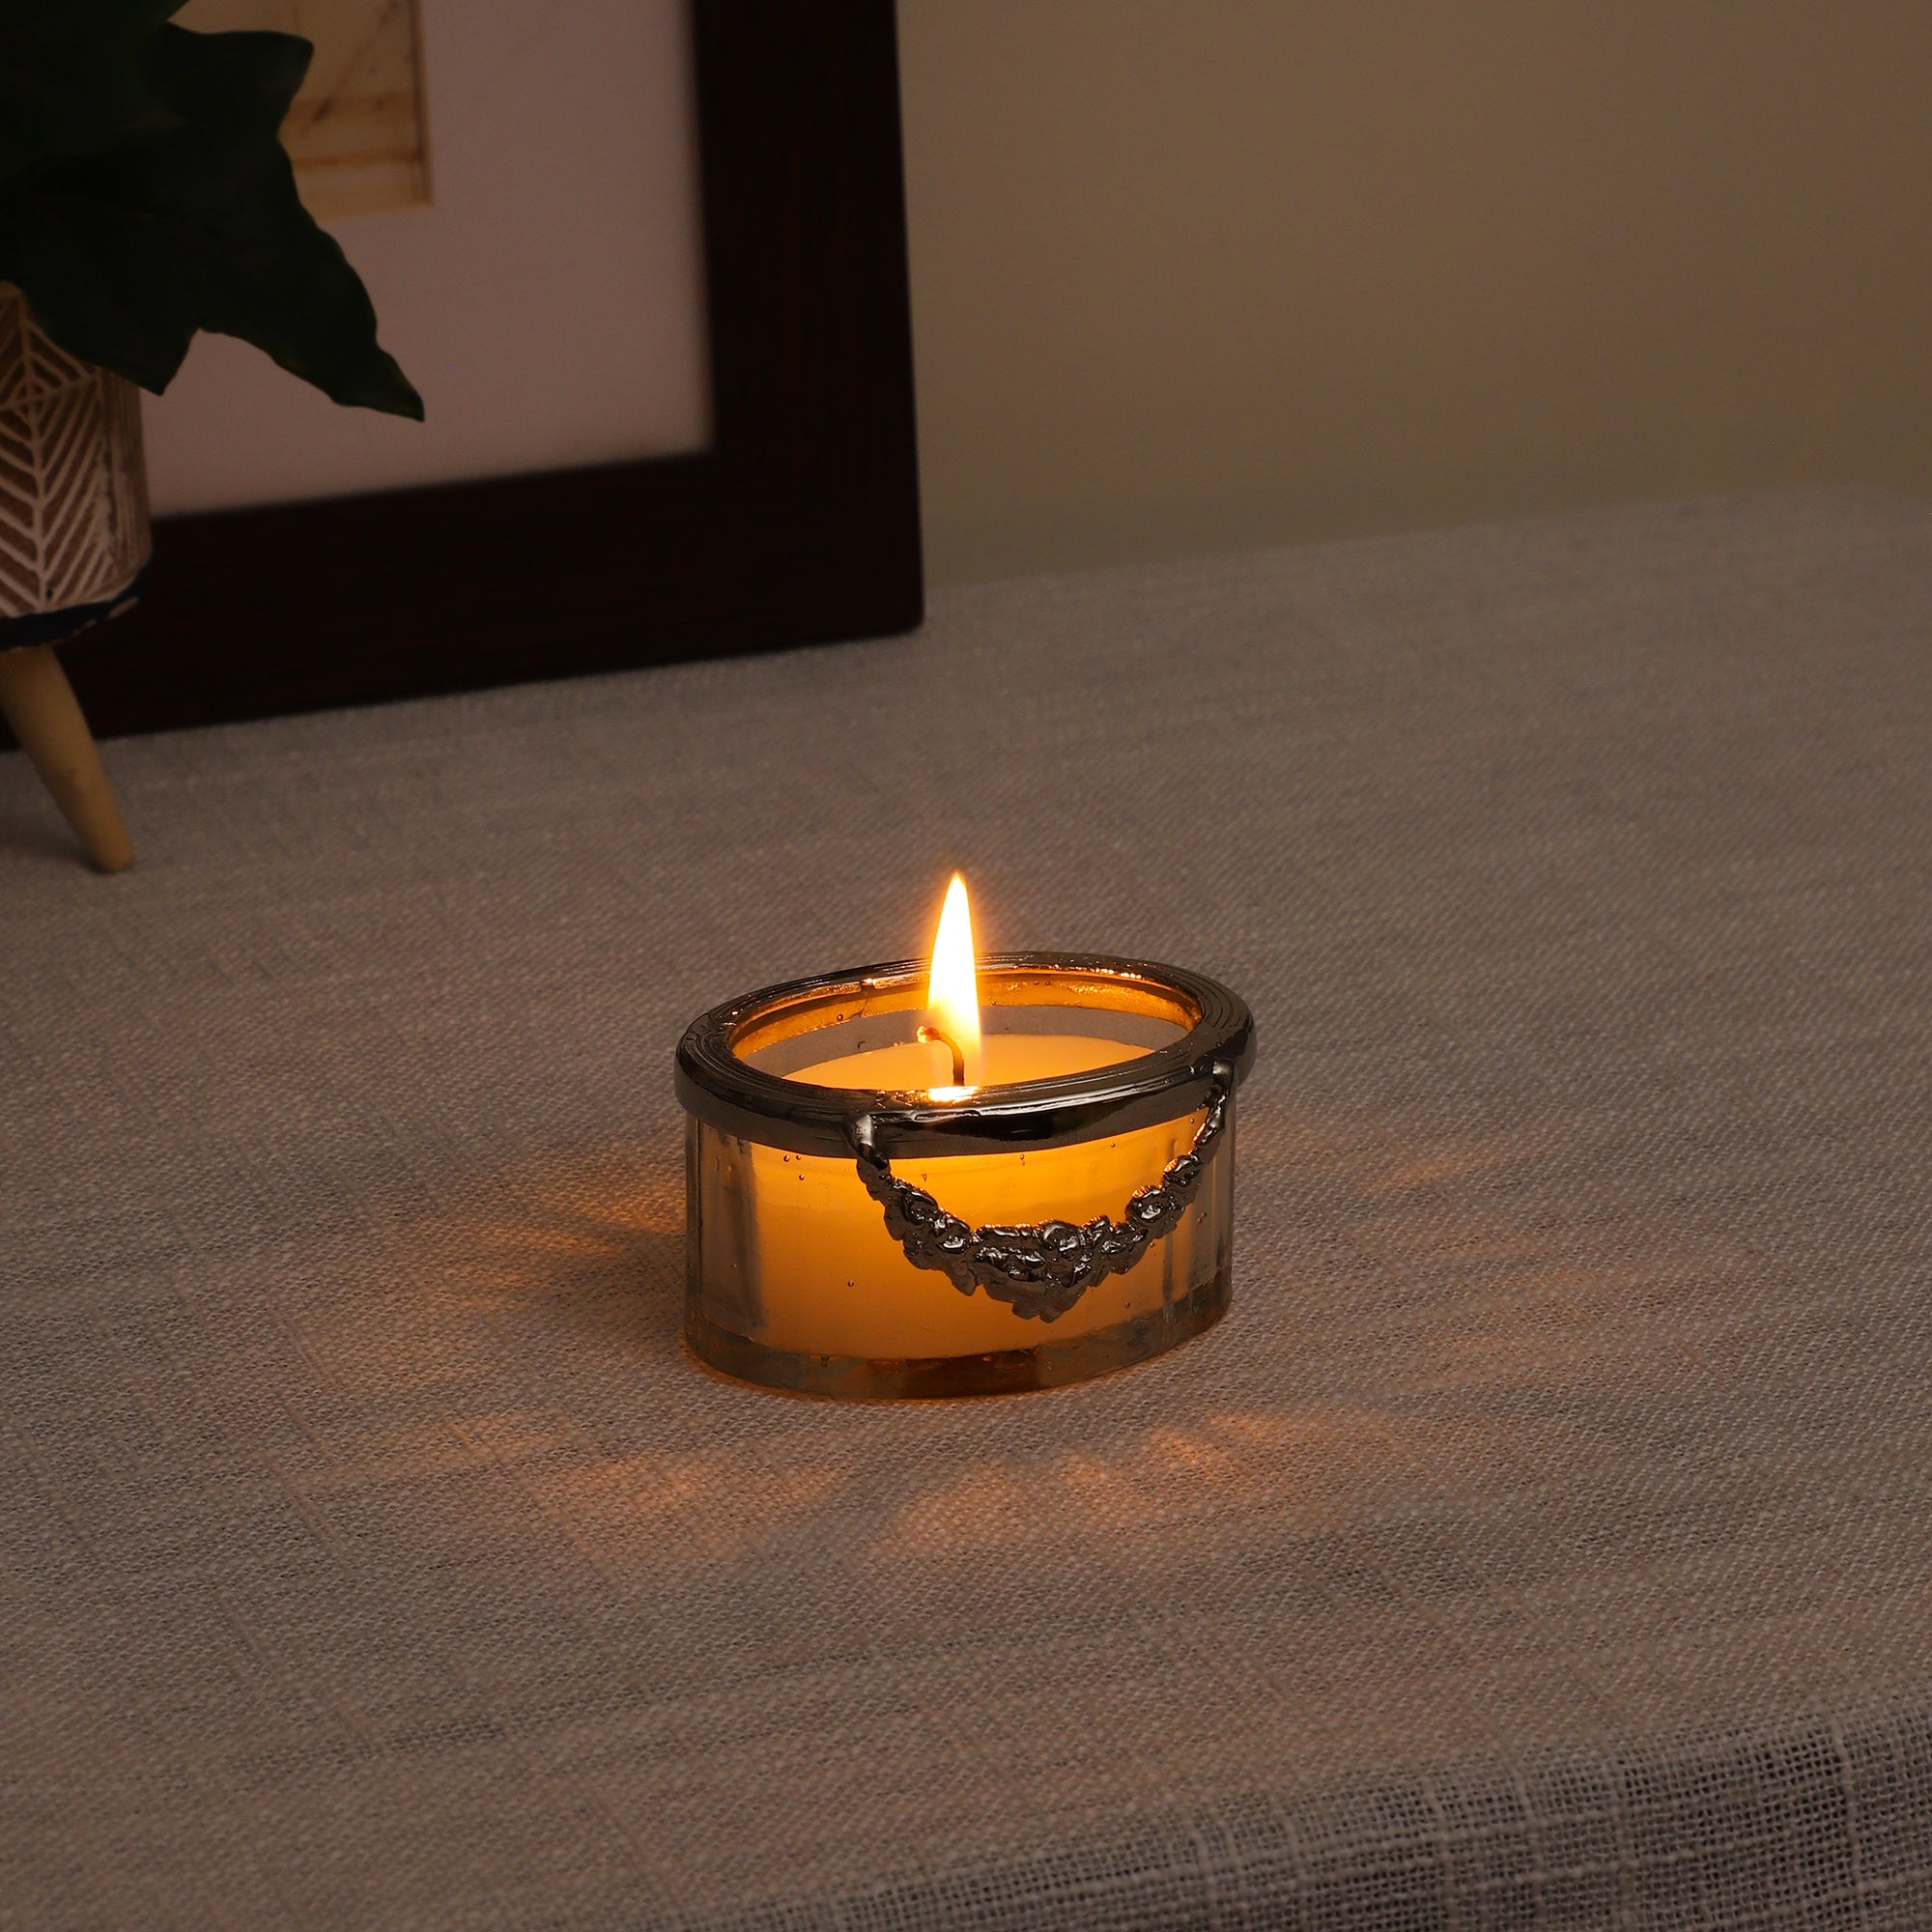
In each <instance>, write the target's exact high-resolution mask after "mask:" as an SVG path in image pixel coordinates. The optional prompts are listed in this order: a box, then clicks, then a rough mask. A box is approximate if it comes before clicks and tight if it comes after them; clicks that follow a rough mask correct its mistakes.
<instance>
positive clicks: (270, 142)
mask: <svg viewBox="0 0 1932 1932" xmlns="http://www.w3.org/2000/svg"><path fill="white" fill-rule="evenodd" d="M308 54H309V46H308V43H307V42H305V41H298V40H293V39H291V37H289V36H287V35H281V34H191V33H188V32H186V31H185V30H184V29H182V28H179V27H172V26H164V27H162V28H161V29H160V30H159V31H158V32H157V33H156V35H155V36H154V40H153V43H152V45H151V48H150V50H149V54H148V57H147V59H146V61H145V63H144V65H145V69H146V71H148V72H149V73H150V74H151V76H152V78H153V81H154V84H155V86H156V90H157V92H158V94H159V96H160V98H161V99H163V100H164V101H165V102H166V104H167V105H168V106H169V107H170V108H171V109H172V110H173V111H175V112H176V113H178V114H179V115H181V116H183V117H184V125H182V126H179V127H176V128H171V129H169V130H168V131H166V132H163V133H158V134H151V135H144V136H142V137H140V138H138V139H135V140H131V141H127V142H124V143H123V144H122V145H121V146H119V147H117V148H114V149H112V150H110V151H109V152H107V153H104V154H97V155H93V156H82V157H78V158H74V159H70V160H62V161H49V162H46V163H43V164H42V165H41V166H39V167H36V168H34V169H31V170H29V171H28V172H27V173H26V174H24V175H22V176H20V177H17V178H16V179H15V180H14V181H13V182H10V183H6V184H4V185H0V279H5V280H8V281H12V282H14V283H16V284H17V285H18V286H19V287H20V288H21V289H22V290H24V291H25V293H26V297H27V300H28V302H29V303H30V304H31V305H32V307H33V310H34V313H35V316H36V317H37V319H38V320H39V322H40V324H41V326H42V327H43V328H44V329H45V330H46V331H47V333H48V334H49V335H50V336H52V337H53V339H54V340H55V341H56V342H57V343H59V344H60V346H61V347H62V348H63V349H66V350H67V351H68V352H69V353H70V354H71V355H78V356H81V357H83V358H85V359H86V360H88V361H91V362H99V363H100V364H102V365H103V366H104V367H106V368H109V369H115V370H118V371H120V373H121V374H123V375H125V376H128V377H129V378H130V379H131V380H132V381H134V382H136V383H138V384H141V385H142V386H143V387H144V388H147V389H152V390H154V391H155V392H156V393H159V392H160V391H161V390H163V389H165V388H166V387H167V385H168V384H169V383H170V382H171V381H172V380H173V378H174V375H175V372H176V370H178V369H179V368H180V366H181V362H182V358H183V356H185V355H186V353H187V348H188V344H189V342H190V341H191V340H192V339H193V336H194V332H195V330H196V329H198V328H207V329H213V330H214V331H215V332H216V333H218V334H223V335H239V336H241V338H242V339H243V340H244V341H248V342H252V343H254V344H255V345H256V347H257V348H259V349H262V350H265V351H266V352H267V353H268V354H269V355H271V356H273V357H274V359H275V360H276V361H277V362H279V363H280V364H281V365H282V367H283V368H285V369H287V370H289V371H290V372H291V373H292V374H294V375H297V376H299V377H300V378H301V379H302V380H303V381H304V382H308V383H312V384H315V386H316V387H317V388H319V389H320V390H322V392H323V393H324V394H325V395H327V396H328V397H329V398H330V399H331V400H333V401H335V402H338V403H344V404H349V405H353V406H356V407H360V408H364V409H373V410H381V411H384V412H388V413H391V414H395V415H406V416H412V417H415V418H416V419H417V420H420V419H421V416H422V412H423V410H422V399H421V398H420V397H419V396H418V395H417V394H416V392H415V390H414V389H413V388H412V386H411V384H410V383H409V380H408V378H407V377H405V376H404V374H403V372H402V370H401V369H399V368H398V367H397V366H396V363H395V360H394V358H393V357H391V356H390V355H388V354H387V353H386V352H385V351H384V350H383V348H382V347H381V346H380V345H379V344H378V342H377V340H376V311H375V308H374V306H373V305H372V304H371V302H370V300H369V296H368V292H367V290H365V289H364V288H363V286H362V282H361V279H360V278H359V277H358V276H357V275H356V273H355V270H354V269H352V268H351V267H350V266H349V262H348V259H347V257H345V256H344V254H343V252H342V250H341V248H340V247H339V246H338V245H337V244H336V242H335V241H334V240H333V239H332V238H331V237H329V236H328V235H327V234H325V233H324V232H323V230H322V229H321V228H319V227H318V226H317V225H316V223H315V221H314V219H313V217H312V216H311V215H310V214H309V213H308V211H307V210H306V209H304V208H303V207H302V205H301V201H300V198H299V196H298V194H297V192H296V183H295V170H294V169H293V167H291V165H290V163H289V157H288V156H287V155H286V154H285V153H284V152H283V150H282V147H281V143H280V141H279V140H278V139H277V138H276V128H278V126H279V124H280V122H281V119H282V116H283V114H284V113H285V112H286V110H287V106H288V102H289V99H290V98H291V96H293V94H294V92H295V89H296V88H297V87H298V85H299V84H300V81H301V76H302V72H303V71H304V70H305V68H306V66H307V61H308Z"/></svg>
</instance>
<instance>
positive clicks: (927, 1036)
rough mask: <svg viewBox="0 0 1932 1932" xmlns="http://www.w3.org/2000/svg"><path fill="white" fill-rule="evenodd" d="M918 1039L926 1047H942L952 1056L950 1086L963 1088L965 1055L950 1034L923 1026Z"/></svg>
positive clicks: (964, 1082) (932, 1027)
mask: <svg viewBox="0 0 1932 1932" xmlns="http://www.w3.org/2000/svg"><path fill="white" fill-rule="evenodd" d="M919 1037H920V1038H921V1040H922V1041H923V1042H924V1044H925V1045H927V1046H943V1047H945V1048H946V1049H947V1051H948V1052H950V1053H951V1054H952V1084H953V1086H955V1087H963V1086H965V1084H966V1055H965V1054H964V1052H963V1051H962V1050H961V1049H960V1045H959V1042H958V1041H957V1040H956V1039H954V1038H953V1037H952V1035H951V1034H950V1033H944V1032H942V1031H941V1030H940V1029H939V1028H938V1027H936V1026H923V1027H921V1028H920V1030H919Z"/></svg>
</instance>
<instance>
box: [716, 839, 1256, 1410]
mask: <svg viewBox="0 0 1932 1932" xmlns="http://www.w3.org/2000/svg"><path fill="white" fill-rule="evenodd" d="M1163 975H1166V976H1167V977H1166V978H1163V977H1162V976H1163ZM924 980H925V984H924V987H923V994H924V998H923V1002H922V1001H921V999H920V992H921V990H922V989H921V988H920V986H919V985H918V982H917V978H916V975H915V973H914V971H913V970H912V969H908V968H905V967H897V968H885V969H877V970H876V971H875V972H873V973H871V974H869V975H861V976H853V977H850V978H848V980H843V981H840V980H831V981H804V982H800V983H799V985H798V986H797V987H792V988H778V989H774V991H773V992H772V993H769V994H764V995H757V996H753V1000H751V1001H749V1002H740V1003H738V1004H737V1005H735V1006H733V1007H731V1008H727V1009H719V1011H718V1012H717V1013H714V1014H711V1015H707V1016H706V1019H705V1020H703V1021H700V1022H698V1023H697V1025H696V1026H695V1027H694V1028H693V1029H692V1032H691V1034H689V1035H687V1037H686V1042H685V1045H684V1047H682V1048H681V1049H680V1054H679V1092H680V1094H681V1096H682V1097H683V1098H684V1099H685V1102H686V1105H687V1107H689V1108H690V1109H691V1110H692V1113H693V1122H692V1140H691V1150H690V1169H691V1185H690V1232H689V1238H690V1241H691V1244H692V1247H691V1279H690V1292H689V1301H688V1307H687V1323H686V1332H687V1335H688V1336H689V1337H690V1339H691V1342H692V1345H693V1347H694V1349H695V1350H696V1351H697V1352H698V1353H699V1354H700V1355H702V1356H704V1357H705V1358H706V1359H707V1360H710V1361H712V1362H713V1363H714V1364H715V1365H717V1366H719V1367H723V1368H725V1369H728V1370H730V1371H731V1372H733V1373H736V1374H739V1375H745V1376H750V1377H751V1378H753V1379H758V1380H766V1381H773V1382H778V1383H781V1384H783V1385H786V1386H792V1387H803V1388H812V1389H816V1390H819V1391H821V1392H825V1393H848V1394H862V1395H875V1394H925V1393H948V1392H962V1393H964V1392H971V1391H973V1390H978V1389H997V1388H1009V1387H1029V1386H1038V1385H1042V1384H1044V1383H1048V1382H1053V1381H1060V1380H1068V1379H1074V1378H1077V1377H1079V1376H1082V1375H1087V1374H1093V1373H1096V1372H1097V1371H1098V1370H1100V1369H1103V1368H1109V1367H1114V1366H1119V1365H1121V1364H1122V1363H1124V1362H1126V1361H1131V1360H1138V1359H1141V1358H1142V1357H1143V1356H1145V1355H1148V1354H1152V1353H1155V1352H1158V1350H1160V1349H1162V1348H1166V1347H1170V1346H1172V1345H1173V1343H1174V1342H1176V1341H1179V1340H1184V1339H1185V1338H1186V1336H1187V1335H1189V1334H1193V1333H1195V1332H1197V1331H1198V1330H1199V1329H1200V1328H1201V1327H1205V1326H1207V1325H1208V1323H1209V1322H1211V1321H1213V1320H1214V1319H1215V1318H1216V1317H1218V1315H1219V1314H1220V1312H1221V1310H1222V1309H1223V1308H1224V1307H1225V1305H1226V1301H1227V1294H1228V1287H1229V1271H1230V1262H1231V1252H1230V1251H1231V1240H1232V1231H1233V1185H1234V1122H1233V1089H1234V1084H1235V1081H1236V1079H1237V1078H1238V1075H1239V1073H1240V1072H1241V1071H1243V1070H1245V1065H1246V1063H1247V1060H1248V1059H1250V1058H1251V1057H1252V1050H1253V1049H1252V1025H1251V1023H1250V1021H1249V1019H1248V1015H1247V1010H1246V1009H1245V1008H1244V1007H1242V1006H1241V1004H1240V1002H1239V1001H1238V1000H1236V999H1235V997H1234V996H1233V995H1232V994H1229V993H1228V992H1227V991H1226V989H1225V988H1222V987H1217V986H1214V985H1213V982H1211V981H1205V980H1198V979H1197V978H1196V977H1195V976H1189V975H1175V974H1173V972H1172V969H1162V968H1137V967H1134V966H1132V965H1131V964H1130V963H1128V962H1105V961H1065V960H1060V959H1056V958H1053V957H1049V956H1043V955H1009V956H1007V957H1004V958H1001V959H998V960H994V961H991V962H988V967H987V971H986V973H985V974H984V975H983V976H982V974H981V973H980V962H978V961H977V960H976V957H975V953H974V949H973V942H972V927H971V915H970V911H969V908H968V904H967V897H966V889H965V885H964V882H963V881H962V880H960V879H958V878H957V877H955V878H954V879H953V881H952V885H951V887H950V889H949V891H948V893H947V896H946V903H945V908H944V910H943V912H942V914H941V918H940V923H939V930H938V933H937V935H936V936H935V939H934V944H933V950H932V955H931V962H930V966H929V968H928V971H927V973H926V974H925V976H924ZM982 980H983V986H982ZM1201 989H1206V990H1205V991H1203V990H1201ZM988 996H990V997H988ZM982 999H986V1000H987V1004H986V1005H985V1006H983V1007H982V1004H981V1002H982ZM1209 1009H1212V1010H1211V1011H1210V1010H1209ZM707 1030H708V1031H707ZM821 1048H836V1049H838V1050H834V1051H823V1052H820V1051H818V1049H821ZM955 1146H957V1147H960V1148H962V1149H968V1150H970V1151H952V1148H953V1147H955ZM935 1216H937V1217H938V1218H937V1219H935ZM895 1221H896V1225H897V1232H895Z"/></svg>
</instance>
